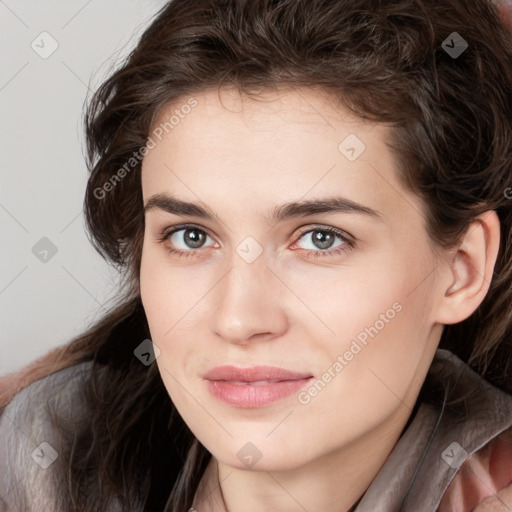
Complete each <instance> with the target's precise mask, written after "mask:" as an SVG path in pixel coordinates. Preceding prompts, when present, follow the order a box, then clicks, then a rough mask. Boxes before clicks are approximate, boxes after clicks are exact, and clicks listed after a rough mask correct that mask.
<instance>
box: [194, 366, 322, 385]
mask: <svg viewBox="0 0 512 512" xmlns="http://www.w3.org/2000/svg"><path fill="white" fill-rule="evenodd" d="M308 377H312V375H311V374H310V373H299V372H293V371H289V370H285V369H283V368H278V367H277V366H253V367H251V368H238V367H236V366H228V365H226V366H217V367H216V368H213V369H212V370H210V371H209V372H207V373H206V374H205V375H204V376H203V378H205V379H207V380H229V381H238V382H246V383H247V382H257V381H281V380H299V379H305V378H308Z"/></svg>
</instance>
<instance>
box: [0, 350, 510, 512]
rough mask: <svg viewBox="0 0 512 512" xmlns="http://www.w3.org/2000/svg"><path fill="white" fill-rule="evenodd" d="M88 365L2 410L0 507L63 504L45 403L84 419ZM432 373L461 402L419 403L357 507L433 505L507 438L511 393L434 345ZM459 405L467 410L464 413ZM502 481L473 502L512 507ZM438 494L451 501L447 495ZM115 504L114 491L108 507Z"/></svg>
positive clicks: (116, 510)
mask: <svg viewBox="0 0 512 512" xmlns="http://www.w3.org/2000/svg"><path fill="white" fill-rule="evenodd" d="M90 371H91V363H82V364H79V365H75V366H72V367H69V368H66V369H64V370H61V371H59V372H57V373H55V374H53V375H50V376H48V377H45V378H42V379H40V380H38V381H35V382H33V383H32V384H30V385H29V386H28V387H26V388H24V389H23V390H22V391H20V392H19V393H18V394H16V395H15V397H14V398H13V399H12V401H11V402H10V403H9V404H8V405H7V407H6V408H5V409H4V411H3V413H2V414H1V415H0V512H29V511H30V512H66V511H62V510H59V509H58V505H57V504H58V502H59V500H58V496H59V493H62V492H65V488H64V486H63V484H64V478H63V477H64V475H63V474H62V469H60V466H59V464H55V461H56V460H57V458H58V457H59V456H60V451H61V448H60V441H59V439H58V436H57V434H56V432H55V431H54V430H53V429H52V426H51V420H50V416H49V412H48V411H49V410H51V411H54V412H55V413H56V414H58V415H59V416H61V417H64V418H66V421H68V422H69V427H70V429H72V428H73V424H74V423H75V422H78V421H87V412H86V410H85V406H84V403H83V401H82V399H81V395H80V381H81V379H83V378H84V376H85V375H87V373H88V372H90ZM429 375H430V376H431V378H432V382H435V383H437V384H440V385H441V386H442V387H443V388H444V389H445V390H447V395H446V398H447V399H448V401H453V400H454V399H457V398H460V397H466V395H468V393H469V395H468V396H467V398H464V399H463V401H462V402H460V403H459V405H458V408H459V412H458V413H457V414H455V413H454V412H453V411H452V410H451V409H450V407H449V406H446V407H445V406H443V405H442V404H440V405H438V406H436V405H431V404H427V403H421V404H419V408H418V409H417V411H416V413H415V415H414V417H413V419H412V420H411V422H410V424H409V426H408V427H407V429H406V430H405V432H404V433H403V434H402V436H401V437H400V439H399V440H398V442H397V444H396V445H395V447H394V449H393V451H392V452H391V454H390V456H389V457H388V459H387V461H386V463H385V464H384V466H383V467H382V468H381V470H380V471H379V473H378V474H377V476H376V478H375V479H374V481H373V482H372V483H371V485H370V486H369V488H368V489H367V490H366V492H365V494H364V496H363V498H362V499H361V501H360V502H359V504H358V506H357V507H356V512H398V511H406V512H435V511H436V510H438V508H439V506H440V503H441V500H442V498H443V495H445V493H446V491H447V489H448V487H449V485H450V483H451V482H452V480H453V479H454V477H455V476H456V475H457V474H460V473H459V471H460V469H461V467H463V465H464V464H466V465H467V464H468V463H470V462H471V461H472V460H478V453H479V452H478V451H479V450H480V449H482V448H483V447H485V446H486V445H488V444H489V443H490V442H491V441H492V440H496V439H497V438H498V436H499V437H503V436H507V439H509V438H511V437H510V436H508V434H509V433H512V397H511V396H510V395H508V394H506V393H504V392H502V391H500V390H499V389H497V388H495V387H493V386H491V385H490V384H489V383H488V382H487V381H485V380H484V379H482V378H481V377H480V376H478V375H477V374H476V373H475V372H473V371H472V370H471V369H469V367H467V366H466V365H465V364H464V363H463V362H462V361H460V360H459V359H458V358H457V357H456V356H454V355H453V354H451V353H450V352H447V351H445V350H438V351H437V353H436V358H435V359H434V362H433V364H432V366H431V369H430V371H429ZM461 404H462V407H461ZM461 409H462V410H464V411H466V415H465V417H463V418H461V415H460V410H461ZM477 452H478V453H477ZM510 463H511V464H512V462H510ZM482 485H485V483H484V482H482ZM452 487H453V486H452ZM507 489H509V490H510V491H511V492H507V493H505V494H503V496H504V497H502V498H500V497H499V496H498V497H497V498H496V496H494V499H495V501H494V503H497V505H496V507H502V508H495V507H494V505H491V508H488V507H484V508H482V507H479V508H477V510H480V509H481V510H489V511H492V510H496V511H499V510H502V511H503V512H505V511H510V510H512V501H510V502H509V503H506V501H505V500H507V499H508V498H507V495H508V496H509V497H510V498H511V500H512V496H511V495H512V487H509V488H507ZM484 490H485V489H484ZM443 501H444V502H445V503H446V502H448V501H449V500H447V499H446V495H445V497H444V499H443ZM490 502H491V501H490V499H488V500H487V501H486V502H483V503H482V505H485V504H486V503H487V504H488V503H490ZM457 507H458V508H446V505H445V506H444V508H443V510H450V511H452V510H453V512H455V511H456V512H463V511H465V510H466V509H465V508H463V506H462V504H459V505H457ZM120 511H121V507H120V506H119V504H118V502H117V501H116V500H115V499H112V504H111V506H109V508H108V512H120ZM130 512H142V511H135V510H133V511H130ZM199 512H203V511H202V510H199ZM204 512H206V511H204ZM333 512H338V511H333ZM339 512H342V511H339Z"/></svg>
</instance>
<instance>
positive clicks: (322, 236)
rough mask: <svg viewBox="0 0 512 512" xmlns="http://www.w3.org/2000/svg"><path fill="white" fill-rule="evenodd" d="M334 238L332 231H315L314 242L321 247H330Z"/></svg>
mask: <svg viewBox="0 0 512 512" xmlns="http://www.w3.org/2000/svg"><path fill="white" fill-rule="evenodd" d="M333 240H334V236H333V235H332V234H331V233H327V232H325V231H313V243H314V244H315V245H316V246H317V247H318V248H319V249H328V248H329V247H330V246H331V245H332V243H333Z"/></svg>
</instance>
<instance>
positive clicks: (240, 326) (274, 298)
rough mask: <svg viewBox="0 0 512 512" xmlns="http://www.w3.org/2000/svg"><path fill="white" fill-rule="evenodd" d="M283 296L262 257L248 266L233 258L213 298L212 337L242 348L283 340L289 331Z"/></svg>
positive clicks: (242, 261) (278, 284)
mask: <svg viewBox="0 0 512 512" xmlns="http://www.w3.org/2000/svg"><path fill="white" fill-rule="evenodd" d="M283 293H284V287H283V284H282V283H281V282H280V281H279V279H277V278H276V277H275V275H274V274H273V272H272V271H271V270H270V269H269V268H267V266H266V262H265V259H264V257H263V256H260V257H259V258H258V259H257V260H256V261H254V262H252V263H247V262H246V261H244V260H243V259H242V258H240V257H239V256H238V255H237V254H234V255H233V258H232V265H231V270H230V271H229V272H227V274H226V275H225V276H224V278H223V279H222V280H221V281H220V283H219V284H218V285H217V286H216V287H215V294H214V295H213V297H212V299H213V302H214V304H215V305H214V312H213V314H212V317H211V318H212V322H213V330H214V333H215V334H216V335H217V336H220V337H221V338H222V339H224V340H225V341H227V342H229V343H234V344H238V345H242V346H247V345H249V344H250V343H254V342H255V341H256V340H258V339H259V340H260V341H263V340H266V341H269V340H271V339H273V338H276V337H279V336H282V335H283V333H284V332H286V329H287V327H288V319H287V315H286V312H285V309H284V308H283V303H282V301H280V296H281V297H282V294H283ZM280 302H281V303H280Z"/></svg>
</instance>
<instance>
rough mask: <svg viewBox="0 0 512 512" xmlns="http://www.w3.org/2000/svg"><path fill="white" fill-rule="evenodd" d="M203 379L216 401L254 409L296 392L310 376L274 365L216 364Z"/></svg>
mask: <svg viewBox="0 0 512 512" xmlns="http://www.w3.org/2000/svg"><path fill="white" fill-rule="evenodd" d="M203 378H204V379H205V381H206V384H207V387H208V389H209V391H210V392H211V393H212V394H213V395H214V396H215V397H217V398H219V399H220V400H222V401H224V402H226V403H228V404H230V405H232V406H235V407H243V408H256V407H263V406H265V405H268V404H270V403H272V402H275V401H277V400H280V399H283V398H285V397H287V396H289V395H291V394H293V393H294V392H297V391H299V390H300V389H301V388H302V387H304V386H305V385H306V384H307V383H309V381H310V380H311V379H312V378H313V376H312V375H311V374H310V373H303V372H294V371H290V370H285V369H283V368H278V367H275V366H254V367H251V368H238V367H236V366H218V367H216V368H213V369H212V370H210V371H208V372H207V373H206V374H205V375H204V376H203Z"/></svg>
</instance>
